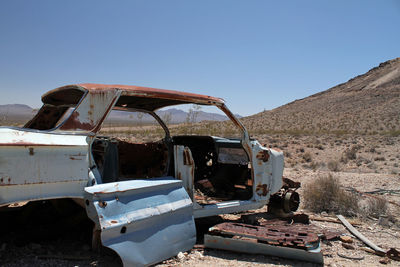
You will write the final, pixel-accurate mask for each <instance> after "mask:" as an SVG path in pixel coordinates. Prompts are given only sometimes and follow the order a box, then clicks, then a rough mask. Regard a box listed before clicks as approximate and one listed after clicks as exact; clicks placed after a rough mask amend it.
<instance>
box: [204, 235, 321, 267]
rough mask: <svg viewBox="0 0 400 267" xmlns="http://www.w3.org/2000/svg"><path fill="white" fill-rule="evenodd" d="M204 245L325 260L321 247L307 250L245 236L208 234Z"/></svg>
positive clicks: (319, 260) (309, 260)
mask: <svg viewBox="0 0 400 267" xmlns="http://www.w3.org/2000/svg"><path fill="white" fill-rule="evenodd" d="M204 246H205V247H207V248H214V249H222V250H227V251H235V252H239V253H248V254H260V255H268V256H274V257H281V258H288V259H292V260H296V261H299V260H300V261H307V262H312V263H317V264H323V262H324V259H323V255H322V253H321V251H320V248H319V247H318V248H317V249H315V250H312V251H311V250H310V251H306V250H301V249H296V248H290V247H281V246H274V245H268V244H264V243H258V242H257V240H256V239H249V238H244V237H239V238H229V237H222V236H216V235H208V234H206V235H204Z"/></svg>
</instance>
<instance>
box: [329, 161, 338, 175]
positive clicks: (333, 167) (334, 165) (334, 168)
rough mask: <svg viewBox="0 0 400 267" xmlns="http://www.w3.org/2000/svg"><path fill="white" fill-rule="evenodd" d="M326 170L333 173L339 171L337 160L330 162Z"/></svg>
mask: <svg viewBox="0 0 400 267" xmlns="http://www.w3.org/2000/svg"><path fill="white" fill-rule="evenodd" d="M328 169H329V170H330V171H333V172H338V171H340V163H339V162H338V161H337V160H331V161H329V162H328Z"/></svg>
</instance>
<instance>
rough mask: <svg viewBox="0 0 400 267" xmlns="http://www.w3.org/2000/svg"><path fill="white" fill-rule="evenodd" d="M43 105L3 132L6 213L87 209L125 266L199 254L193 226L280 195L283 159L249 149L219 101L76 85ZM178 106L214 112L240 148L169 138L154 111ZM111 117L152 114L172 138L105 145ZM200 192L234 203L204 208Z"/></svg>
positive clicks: (222, 141)
mask: <svg viewBox="0 0 400 267" xmlns="http://www.w3.org/2000/svg"><path fill="white" fill-rule="evenodd" d="M42 101H43V106H42V108H41V109H40V110H39V111H38V113H37V114H36V116H35V117H34V118H33V119H32V120H31V121H29V122H28V123H27V124H26V125H25V126H24V127H21V128H19V127H0V206H7V205H10V204H13V203H17V202H23V201H35V200H46V199H59V198H73V199H76V200H80V201H81V202H82V203H83V204H82V205H83V206H85V208H86V211H87V214H88V216H89V218H91V219H92V220H93V221H94V223H95V225H96V231H97V232H98V233H99V234H100V236H101V241H102V244H103V245H104V246H107V247H109V248H111V249H113V250H115V251H116V252H117V253H118V254H119V256H120V257H121V259H122V261H123V263H124V265H125V266H137V265H150V264H154V263H156V262H159V261H161V260H163V259H166V258H169V257H171V256H174V255H176V254H177V253H178V252H180V251H185V250H189V249H191V248H192V246H193V245H194V243H195V240H196V232H195V225H194V218H199V217H206V216H212V215H217V214H223V213H232V212H239V211H245V210H249V209H256V208H259V207H262V206H263V205H265V204H267V203H268V200H269V198H270V196H271V194H274V193H276V192H278V191H279V190H280V189H281V187H282V174H283V154H282V152H280V151H276V150H273V149H268V148H266V147H263V146H262V145H260V143H259V142H258V141H256V140H252V139H250V138H249V134H248V132H247V130H246V129H245V127H244V126H243V124H242V123H241V122H240V121H239V120H238V119H237V118H236V117H235V116H234V115H233V114H232V112H231V111H230V110H229V109H228V108H227V107H226V106H225V103H224V101H223V100H222V99H220V98H215V97H210V96H204V95H197V94H192V93H183V92H178V91H169V90H162V89H154V88H147V87H138V86H125V85H102V84H77V85H68V86H63V87H60V88H57V89H54V90H52V91H49V92H48V93H46V94H44V95H43V97H42ZM178 104H198V105H213V106H216V107H217V108H219V109H220V110H222V111H223V112H224V113H225V114H226V116H227V117H228V118H229V119H230V120H231V121H232V122H233V123H234V124H235V125H236V127H237V128H238V129H239V130H240V133H241V138H240V139H227V138H219V137H213V136H195V135H185V136H170V133H169V130H168V127H167V126H166V124H165V123H164V122H163V121H162V120H161V118H160V117H159V116H157V114H156V113H155V111H156V110H158V109H160V108H163V107H168V106H172V105H178ZM71 109H72V112H71ZM112 110H122V111H127V112H136V111H141V112H145V113H148V114H150V115H151V116H153V117H154V118H155V120H157V122H158V123H159V124H160V125H161V127H162V128H163V129H164V131H165V137H164V138H163V139H162V140H160V141H159V142H151V143H132V142H127V141H123V140H115V139H112V138H108V137H105V136H99V135H98V133H99V131H100V129H101V127H102V124H103V122H104V120H105V119H106V118H107V116H108V115H109V113H110V112H111V111H112ZM204 181H206V182H205V183H210V184H212V188H213V190H214V192H213V193H210V192H207V190H206V189H205V187H207V186H205V187H204V186H202V183H204ZM198 190H203V193H204V195H207V194H209V196H210V197H215V199H218V194H219V192H220V191H224V192H228V194H226V195H228V196H229V197H225V198H220V199H219V200H218V201H210V202H208V203H205V202H201V201H200V200H199V198H198V197H197V196H196V192H197V191H198ZM213 194H214V195H213ZM149 248H151V250H149ZM154 251H157V253H154Z"/></svg>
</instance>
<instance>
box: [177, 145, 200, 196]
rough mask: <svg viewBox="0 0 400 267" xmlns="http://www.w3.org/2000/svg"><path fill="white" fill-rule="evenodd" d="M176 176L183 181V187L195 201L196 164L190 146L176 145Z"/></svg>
mask: <svg viewBox="0 0 400 267" xmlns="http://www.w3.org/2000/svg"><path fill="white" fill-rule="evenodd" d="M174 166H175V177H177V178H178V179H180V180H181V181H182V184H183V187H184V188H185V190H186V192H187V193H188V194H189V196H190V198H191V199H192V200H193V201H194V192H193V191H194V185H193V183H194V170H195V164H194V161H193V157H192V153H191V151H190V149H189V148H188V147H185V146H180V145H176V146H174Z"/></svg>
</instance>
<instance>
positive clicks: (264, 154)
mask: <svg viewBox="0 0 400 267" xmlns="http://www.w3.org/2000/svg"><path fill="white" fill-rule="evenodd" d="M256 158H257V159H259V160H261V161H263V162H267V161H268V160H269V153H268V150H261V151H260V152H258V154H257V156H256Z"/></svg>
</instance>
